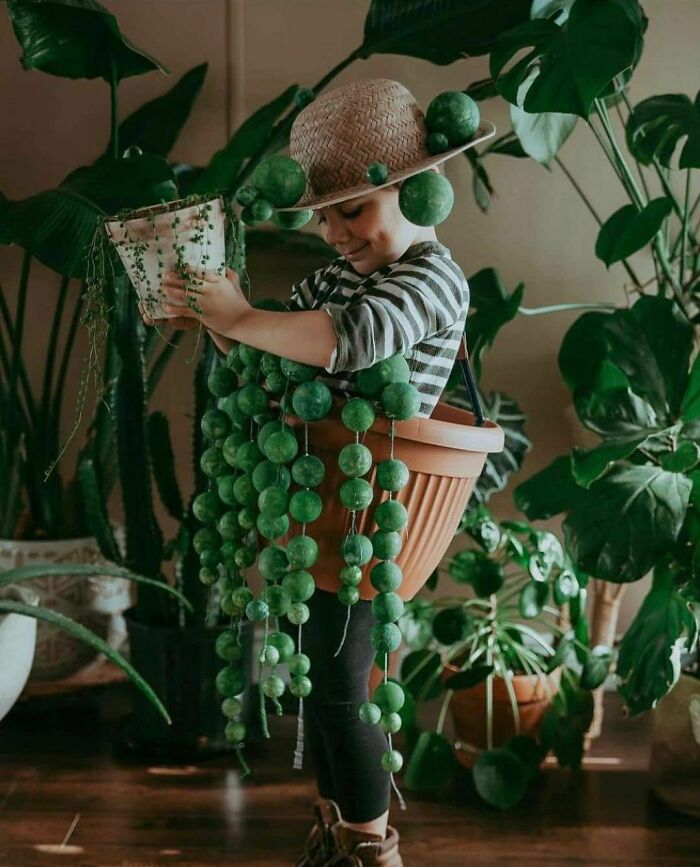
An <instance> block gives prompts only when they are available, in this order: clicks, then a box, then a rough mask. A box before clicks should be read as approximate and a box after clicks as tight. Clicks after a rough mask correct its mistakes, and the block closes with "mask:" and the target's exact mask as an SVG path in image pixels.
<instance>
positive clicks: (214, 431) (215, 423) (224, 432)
mask: <svg viewBox="0 0 700 867" xmlns="http://www.w3.org/2000/svg"><path fill="white" fill-rule="evenodd" d="M200 425H201V428H202V433H203V434H204V436H205V437H208V438H209V439H212V440H218V439H222V438H223V437H226V436H228V435H229V434H230V433H231V419H230V418H229V417H228V416H227V415H226V413H225V412H224V411H223V410H222V409H208V410H207V411H206V412H205V413H204V415H203V416H202V420H201V422H200Z"/></svg>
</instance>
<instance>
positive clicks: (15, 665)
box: [0, 584, 39, 720]
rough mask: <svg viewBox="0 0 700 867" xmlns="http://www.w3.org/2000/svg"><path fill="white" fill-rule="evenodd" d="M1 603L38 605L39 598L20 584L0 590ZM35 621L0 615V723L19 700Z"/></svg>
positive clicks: (32, 647) (28, 667) (33, 642)
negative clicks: (12, 601) (7, 601)
mask: <svg viewBox="0 0 700 867" xmlns="http://www.w3.org/2000/svg"><path fill="white" fill-rule="evenodd" d="M0 599H13V600H14V601H16V602H23V603H24V604H25V605H35V606H36V605H38V604H39V594H38V593H36V592H35V591H34V590H32V589H31V588H29V587H24V586H23V585H21V584H10V585H8V586H7V587H2V588H0ZM36 628H37V621H36V619H35V618H34V617H27V616H26V615H24V614H15V613H14V612H9V613H0V660H2V664H1V665H0V720H2V719H4V717H6V716H7V714H8V713H9V712H10V709H11V708H12V706H13V705H14V703H15V702H16V701H17V699H18V698H19V697H20V695H21V693H22V690H23V689H24V686H25V684H26V683H27V679H28V678H29V672H30V671H31V668H32V660H33V659H34V651H35V648H36Z"/></svg>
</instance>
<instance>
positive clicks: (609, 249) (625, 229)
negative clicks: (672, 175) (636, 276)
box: [595, 196, 673, 268]
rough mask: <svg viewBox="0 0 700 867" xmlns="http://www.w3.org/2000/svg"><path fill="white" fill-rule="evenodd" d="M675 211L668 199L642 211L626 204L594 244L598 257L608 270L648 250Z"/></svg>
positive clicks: (600, 233) (604, 224) (606, 222)
mask: <svg viewBox="0 0 700 867" xmlns="http://www.w3.org/2000/svg"><path fill="white" fill-rule="evenodd" d="M672 210H673V204H672V202H671V200H670V199H669V198H668V197H667V196H659V197H658V198H656V199H652V200H651V201H650V202H649V203H648V204H646V205H645V206H644V207H643V208H642V210H641V211H638V210H637V207H636V205H624V206H623V207H622V208H620V209H619V210H617V211H615V213H614V214H612V216H610V217H608V219H607V220H606V221H605V222H604V223H603V225H602V226H601V227H600V231H599V232H598V237H597V238H596V242H595V254H596V256H597V257H598V258H599V259H600V260H601V261H602V262H605V265H606V266H607V267H608V268H609V267H610V266H611V265H613V264H614V263H615V262H621V261H622V260H623V259H626V258H627V257H628V256H631V255H632V254H633V253H636V252H637V251H638V250H641V249H642V247H645V246H646V245H647V244H648V243H649V242H650V241H651V240H652V239H653V238H654V236H655V235H656V233H657V232H658V231H659V229H660V228H661V226H662V224H663V221H664V220H665V219H666V217H667V216H668V215H669V214H670V213H671V211H672Z"/></svg>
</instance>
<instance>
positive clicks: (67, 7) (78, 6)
mask: <svg viewBox="0 0 700 867" xmlns="http://www.w3.org/2000/svg"><path fill="white" fill-rule="evenodd" d="M7 11H8V12H9V15H10V20H11V21H12V28H13V30H14V31H15V36H16V37H17V41H18V42H19V44H20V46H21V47H22V58H21V61H22V66H23V67H24V68H25V69H40V70H41V71H42V72H47V73H49V75H59V76H61V77H63V78H104V80H105V81H110V80H111V77H112V72H113V71H114V75H115V77H116V79H117V80H118V81H121V80H122V79H123V78H128V77H129V76H131V75H142V74H143V73H144V72H151V71H152V70H155V69H159V70H160V71H161V72H165V73H167V74H170V73H169V71H168V69H167V68H166V67H165V66H163V64H162V63H160V61H158V60H156V59H155V58H154V57H152V56H151V55H150V54H147V53H146V52H145V51H143V50H142V49H140V48H137V47H136V46H135V45H134V44H133V43H132V42H130V41H129V40H128V39H127V38H126V36H124V34H123V33H122V32H121V30H120V29H119V24H118V23H117V19H116V18H115V17H114V15H112V14H111V13H110V12H109V11H108V10H107V9H105V7H104V6H102V5H101V4H100V3H98V2H96V0H7Z"/></svg>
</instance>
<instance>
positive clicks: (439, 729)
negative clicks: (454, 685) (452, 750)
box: [435, 689, 454, 735]
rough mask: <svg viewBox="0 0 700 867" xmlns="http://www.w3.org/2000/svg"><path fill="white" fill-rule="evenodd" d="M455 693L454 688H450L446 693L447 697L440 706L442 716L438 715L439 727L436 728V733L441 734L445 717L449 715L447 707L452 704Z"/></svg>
mask: <svg viewBox="0 0 700 867" xmlns="http://www.w3.org/2000/svg"><path fill="white" fill-rule="evenodd" d="M453 695H454V690H453V689H448V690H447V692H446V693H445V698H444V699H443V700H442V706H441V707H440V716H439V717H438V721H437V727H436V729H435V731H436V733H437V734H439V735H441V734H442V729H443V727H444V725H445V719H446V717H447V708H448V707H449V706H450V702H451V701H452V696H453Z"/></svg>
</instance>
